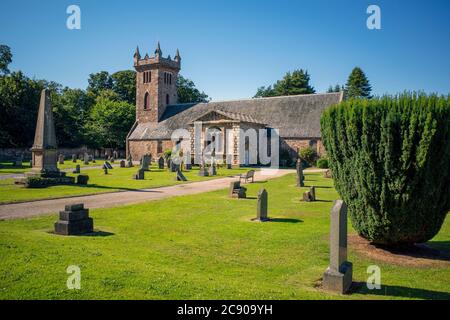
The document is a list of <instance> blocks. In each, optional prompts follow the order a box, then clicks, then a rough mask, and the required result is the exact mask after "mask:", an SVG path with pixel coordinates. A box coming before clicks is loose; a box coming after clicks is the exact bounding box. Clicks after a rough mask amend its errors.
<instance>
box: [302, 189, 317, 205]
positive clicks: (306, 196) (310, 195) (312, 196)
mask: <svg viewBox="0 0 450 320" xmlns="http://www.w3.org/2000/svg"><path fill="white" fill-rule="evenodd" d="M303 201H306V202H313V201H316V187H310V188H309V191H305V192H304V193H303Z"/></svg>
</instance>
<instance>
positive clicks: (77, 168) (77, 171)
mask: <svg viewBox="0 0 450 320" xmlns="http://www.w3.org/2000/svg"><path fill="white" fill-rule="evenodd" d="M72 173H76V174H78V173H80V165H79V164H77V165H76V166H75V170H73V171H72Z"/></svg>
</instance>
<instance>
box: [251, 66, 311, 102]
mask: <svg viewBox="0 0 450 320" xmlns="http://www.w3.org/2000/svg"><path fill="white" fill-rule="evenodd" d="M310 80H311V78H310V75H309V73H308V71H305V70H303V69H300V70H295V71H294V72H292V73H291V72H287V73H286V74H285V76H284V77H283V79H281V80H278V81H277V82H276V83H275V84H274V85H273V86H268V87H259V88H258V89H257V92H256V94H255V96H254V98H261V97H275V96H290V95H298V94H311V93H315V92H316V91H315V90H314V88H313V87H312V86H311V85H310V84H309V82H310Z"/></svg>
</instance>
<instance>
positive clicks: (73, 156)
mask: <svg viewBox="0 0 450 320" xmlns="http://www.w3.org/2000/svg"><path fill="white" fill-rule="evenodd" d="M72 162H73V163H76V162H77V155H76V154H75V153H74V154H72Z"/></svg>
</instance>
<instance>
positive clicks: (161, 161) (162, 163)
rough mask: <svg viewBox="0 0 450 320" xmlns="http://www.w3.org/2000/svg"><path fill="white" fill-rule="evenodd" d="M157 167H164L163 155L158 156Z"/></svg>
mask: <svg viewBox="0 0 450 320" xmlns="http://www.w3.org/2000/svg"><path fill="white" fill-rule="evenodd" d="M158 167H159V169H164V158H163V157H159V159H158Z"/></svg>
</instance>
